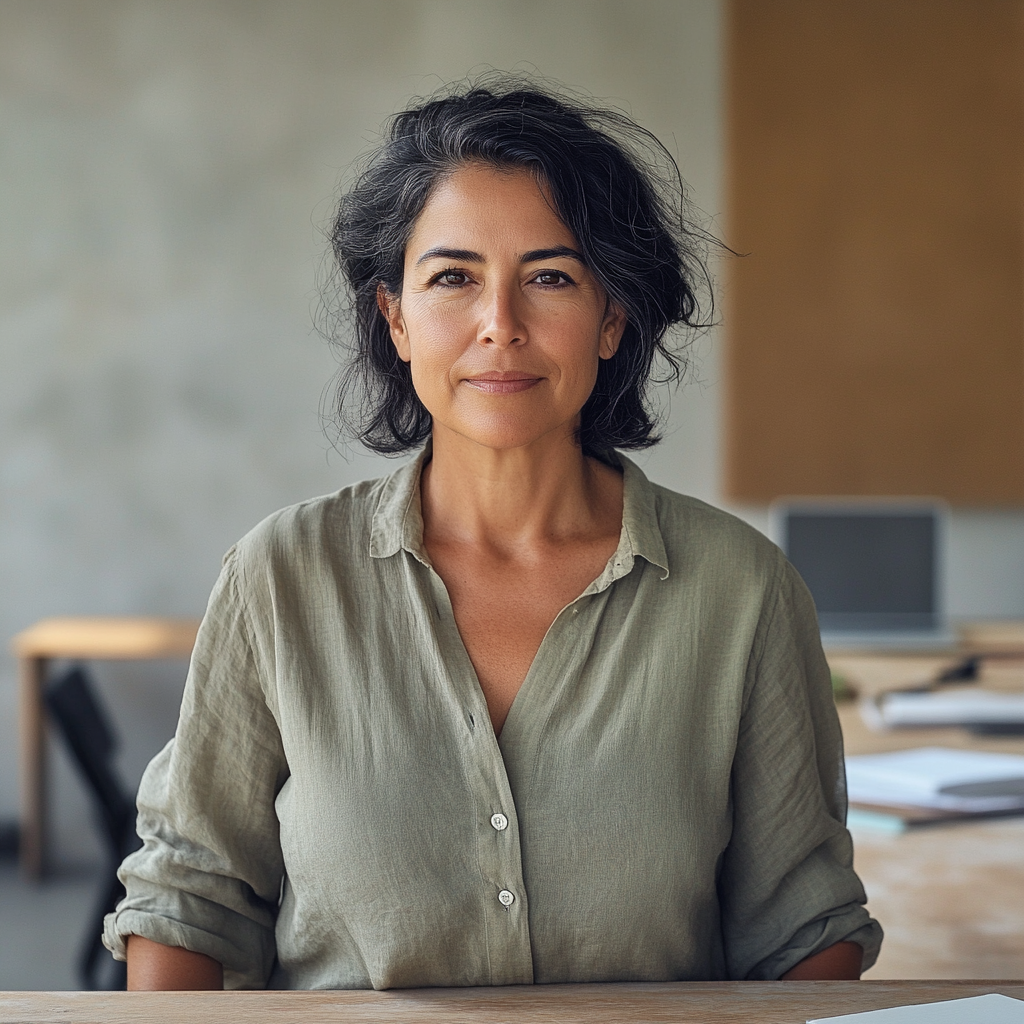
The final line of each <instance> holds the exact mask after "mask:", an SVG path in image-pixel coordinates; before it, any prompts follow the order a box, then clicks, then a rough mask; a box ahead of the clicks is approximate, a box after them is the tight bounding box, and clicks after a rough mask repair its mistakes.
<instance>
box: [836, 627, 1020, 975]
mask: <svg viewBox="0 0 1024 1024" xmlns="http://www.w3.org/2000/svg"><path fill="white" fill-rule="evenodd" d="M1007 629H1008V627H1007ZM987 639H988V643H986V644H985V649H991V646H992V643H991V640H992V638H991V637H989V638H987ZM1013 653H1014V652H1013V651H1012V650H1009V649H1007V650H1003V651H1002V652H1000V654H1001V656H1000V657H994V658H992V659H990V660H986V661H985V662H984V664H983V666H982V674H981V679H980V680H979V681H978V685H981V686H984V687H985V688H986V689H993V690H1007V691H1017V692H1019V691H1021V690H1022V689H1024V657H1018V658H1014V657H1011V656H1010V655H1012V654H1013ZM1018 653H1020V652H1019V651H1018ZM956 660H957V659H956V656H953V657H950V656H949V655H945V656H924V655H916V656H905V657H892V656H889V657H882V656H880V655H874V656H871V655H865V654H856V655H852V654H851V655H839V654H836V653H832V654H831V655H830V658H829V661H830V664H831V665H832V668H833V669H834V670H836V671H838V672H840V674H842V675H843V676H844V677H845V678H847V679H848V680H849V681H850V682H851V683H852V684H853V685H854V686H855V687H857V689H858V690H859V691H860V692H861V693H862V694H864V695H866V696H871V695H873V694H876V693H878V692H881V691H883V690H886V689H890V688H898V687H903V686H907V685H910V684H913V683H917V682H924V681H925V680H927V679H929V678H933V677H934V675H935V674H936V673H937V672H938V671H940V670H941V669H943V668H945V667H947V666H948V665H949V664H951V663H954V662H955V661H956ZM839 719H840V722H841V723H842V726H843V739H844V743H845V746H846V752H847V753H848V754H875V753H884V752H887V751H890V750H902V749H905V748H908V747H921V746H938V747H957V748H961V749H968V750H990V751H1000V752H1004V753H1011V754H1024V737H1021V736H975V735H972V734H971V733H969V732H967V731H966V730H964V729H890V730H886V731H883V732H873V731H872V730H870V729H868V727H867V726H866V725H865V724H864V721H863V719H862V718H861V716H860V713H859V711H858V709H857V706H856V705H855V704H854V703H844V704H840V705H839ZM1022 851H1024V817H1020V816H1018V817H1012V818H1002V819H999V818H994V819H988V820H982V821H975V822H965V823H956V824H953V823H950V824H940V825H930V826H919V827H915V828H912V829H911V830H910V831H908V832H905V833H904V834H902V835H884V834H880V833H872V832H870V831H867V830H864V831H858V830H856V829H855V830H854V867H855V868H856V869H857V873H858V874H859V875H860V877H861V880H862V881H863V882H864V887H865V889H866V890H867V894H868V909H869V910H870V911H871V912H872V914H873V915H874V916H875V917H877V918H878V920H879V921H880V922H881V925H882V927H883V928H884V929H885V933H886V935H885V941H884V942H883V943H882V952H881V955H880V956H879V959H878V963H877V965H876V966H875V967H874V968H872V970H871V971H870V972H869V974H868V977H869V978H872V979H876V978H877V979H896V978H965V977H968V978H986V977H988V978H992V977H995V978H1000V977H1002V978H1005V977H1007V976H1008V975H1009V976H1013V975H1017V976H1020V977H1024V853H1022Z"/></svg>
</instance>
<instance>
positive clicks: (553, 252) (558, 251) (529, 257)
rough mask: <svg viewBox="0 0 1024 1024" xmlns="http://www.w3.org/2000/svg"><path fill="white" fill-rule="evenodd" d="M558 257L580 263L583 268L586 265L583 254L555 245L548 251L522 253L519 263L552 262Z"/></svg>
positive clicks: (565, 246) (567, 247) (564, 246)
mask: <svg viewBox="0 0 1024 1024" xmlns="http://www.w3.org/2000/svg"><path fill="white" fill-rule="evenodd" d="M560 256H561V257H564V258H566V259H570V260H576V262H577V263H582V264H583V266H586V265H587V261H586V260H585V259H584V258H583V254H582V253H578V252H577V251H576V250H575V249H570V248H569V246H567V245H555V246H552V247H551V248H550V249H531V250H530V251H529V252H524V253H523V255H522V256H521V257H520V259H519V262H520V263H536V262H538V261H539V260H553V259H557V258H558V257H560Z"/></svg>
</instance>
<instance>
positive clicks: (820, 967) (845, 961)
mask: <svg viewBox="0 0 1024 1024" xmlns="http://www.w3.org/2000/svg"><path fill="white" fill-rule="evenodd" d="M863 956H864V951H863V950H862V949H861V948H860V946H859V945H858V944H857V943H856V942H837V943H836V944H835V945H834V946H829V947H828V948H827V949H823V950H822V951H821V952H820V953H815V954H814V956H809V957H808V958H807V959H806V960H801V961H800V963H798V964H797V965H796V967H792V968H790V969H789V970H788V971H786V973H785V974H784V975H783V976H782V979H781V980H782V981H860V965H861V960H862V959H863ZM129 987H130V986H129Z"/></svg>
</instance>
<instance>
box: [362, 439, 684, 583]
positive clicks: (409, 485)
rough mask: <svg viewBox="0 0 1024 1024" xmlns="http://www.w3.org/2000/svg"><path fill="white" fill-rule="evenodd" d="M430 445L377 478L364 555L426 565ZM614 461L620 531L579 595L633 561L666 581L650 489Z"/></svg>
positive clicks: (638, 474) (629, 467)
mask: <svg viewBox="0 0 1024 1024" xmlns="http://www.w3.org/2000/svg"><path fill="white" fill-rule="evenodd" d="M430 451H431V448H430V443H429V442H427V445H426V446H425V447H424V448H423V450H422V451H421V452H420V453H419V455H417V457H416V458H415V459H413V460H412V462H409V463H406V465H404V466H402V467H401V468H399V469H398V470H396V471H395V472H394V473H392V474H391V475H390V476H387V477H385V478H384V480H383V486H382V487H381V492H380V498H379V500H378V501H377V508H376V511H375V512H374V514H373V522H372V525H371V528H370V556H371V557H372V558H390V557H391V556H392V555H394V554H397V553H398V552H399V551H401V550H403V549H404V550H406V551H408V552H409V553H410V554H411V555H413V556H414V557H415V558H416V559H418V560H419V561H421V562H422V563H423V564H424V565H429V564H430V559H429V558H428V557H427V553H426V550H425V549H424V547H423V512H422V507H421V505H420V475H421V474H422V472H423V466H424V465H425V464H426V462H427V461H428V460H429V458H430ZM615 457H616V459H617V460H618V462H619V465H620V466H621V468H622V475H623V481H622V484H623V498H622V532H621V533H620V534H619V545H618V547H617V548H616V549H615V553H614V554H613V555H612V557H611V558H610V559H609V560H608V564H607V565H606V566H605V568H604V571H603V572H602V573H601V575H600V576H598V578H597V579H596V580H594V582H593V583H591V584H590V586H589V587H587V589H586V590H585V591H584V592H583V593H584V595H586V594H596V593H598V592H599V591H602V590H604V589H606V588H607V587H609V586H611V584H612V583H614V582H615V580H617V579H620V578H621V577H623V576H626V575H627V574H628V573H630V572H631V571H632V569H633V564H634V562H635V561H636V559H637V558H638V557H640V558H643V559H644V560H645V561H647V562H650V563H651V564H652V565H656V566H657V567H658V568H659V569H661V578H662V579H666V578H667V577H668V571H669V570H668V555H667V554H666V552H665V541H664V539H663V538H662V535H661V527H660V526H659V525H658V513H657V509H656V507H655V500H654V488H653V487H652V486H651V482H650V481H649V480H648V479H647V477H646V476H645V475H644V472H643V470H642V469H640V467H639V466H638V465H637V464H636V463H635V462H633V461H631V460H630V459H627V458H626V457H625V456H624V455H621V454H620V453H618V452H616V453H615Z"/></svg>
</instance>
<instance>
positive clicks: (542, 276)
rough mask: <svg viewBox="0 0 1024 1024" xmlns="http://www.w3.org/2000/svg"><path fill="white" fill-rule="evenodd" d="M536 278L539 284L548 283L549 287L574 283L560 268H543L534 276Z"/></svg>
mask: <svg viewBox="0 0 1024 1024" xmlns="http://www.w3.org/2000/svg"><path fill="white" fill-rule="evenodd" d="M534 280H535V281H536V282H537V284H543V285H547V286H548V287H549V288H550V287H558V286H559V285H563V284H571V283H572V282H571V280H570V278H569V275H568V274H563V273H562V271H560V270H542V271H541V272H540V273H539V274H537V275H536V276H535V277H534Z"/></svg>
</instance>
